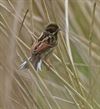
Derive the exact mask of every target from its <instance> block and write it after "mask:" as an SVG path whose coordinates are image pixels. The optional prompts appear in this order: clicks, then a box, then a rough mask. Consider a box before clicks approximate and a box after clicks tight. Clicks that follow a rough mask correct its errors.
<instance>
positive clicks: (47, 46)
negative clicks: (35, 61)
mask: <svg viewBox="0 0 100 109" xmlns="http://www.w3.org/2000/svg"><path fill="white" fill-rule="evenodd" d="M50 48H52V45H50V44H48V43H46V42H41V43H40V44H39V45H36V46H35V47H34V51H35V53H40V54H41V53H43V52H45V51H46V50H48V49H50Z"/></svg>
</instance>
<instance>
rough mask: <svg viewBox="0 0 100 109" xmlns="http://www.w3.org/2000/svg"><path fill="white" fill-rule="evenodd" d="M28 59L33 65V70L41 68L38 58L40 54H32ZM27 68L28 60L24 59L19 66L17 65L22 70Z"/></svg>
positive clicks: (40, 61)
mask: <svg viewBox="0 0 100 109" xmlns="http://www.w3.org/2000/svg"><path fill="white" fill-rule="evenodd" d="M28 60H29V61H30V62H31V63H32V65H33V67H34V68H35V70H37V71H38V70H41V64H42V60H41V58H40V56H38V55H37V56H34V57H29V58H28ZM28 68H29V63H28V61H24V62H23V63H22V64H21V65H20V66H19V70H24V69H28Z"/></svg>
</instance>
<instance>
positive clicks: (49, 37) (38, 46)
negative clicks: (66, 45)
mask: <svg viewBox="0 0 100 109" xmlns="http://www.w3.org/2000/svg"><path fill="white" fill-rule="evenodd" d="M59 31H60V28H59V26H58V25H57V24H55V23H50V24H49V25H47V26H46V28H45V29H44V31H43V32H42V33H41V35H40V37H39V38H38V39H37V41H36V42H35V43H33V45H32V47H31V50H30V56H29V58H28V60H29V61H30V62H31V63H32V65H33V67H34V68H35V70H36V71H38V70H41V64H42V61H43V59H44V58H45V57H46V56H47V55H49V54H50V53H51V52H52V51H53V49H54V48H55V47H56V46H57V44H58V32H59ZM28 68H29V63H28V61H24V62H23V63H22V64H21V65H20V66H19V69H20V70H21V69H28Z"/></svg>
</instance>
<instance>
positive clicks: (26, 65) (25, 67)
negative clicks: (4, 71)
mask: <svg viewBox="0 0 100 109" xmlns="http://www.w3.org/2000/svg"><path fill="white" fill-rule="evenodd" d="M28 60H29V61H30V60H31V57H29V58H28ZM24 69H28V61H24V62H23V63H22V64H21V65H20V66H19V70H24Z"/></svg>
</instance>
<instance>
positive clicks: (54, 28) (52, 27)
mask: <svg viewBox="0 0 100 109" xmlns="http://www.w3.org/2000/svg"><path fill="white" fill-rule="evenodd" d="M45 30H46V32H49V33H51V34H57V33H58V31H59V30H60V29H59V27H58V25H56V24H53V23H52V24H49V25H48V26H47V27H46V29H45Z"/></svg>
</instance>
